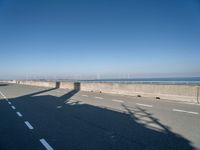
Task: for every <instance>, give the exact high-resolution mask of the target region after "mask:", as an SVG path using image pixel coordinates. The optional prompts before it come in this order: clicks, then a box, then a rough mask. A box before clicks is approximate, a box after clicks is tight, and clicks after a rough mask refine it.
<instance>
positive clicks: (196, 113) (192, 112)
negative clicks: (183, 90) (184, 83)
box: [173, 109, 199, 115]
mask: <svg viewBox="0 0 200 150" xmlns="http://www.w3.org/2000/svg"><path fill="white" fill-rule="evenodd" d="M173 111H176V112H183V113H189V114H194V115H198V114H199V113H198V112H194V111H186V110H181V109H173Z"/></svg>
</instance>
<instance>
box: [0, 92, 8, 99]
mask: <svg viewBox="0 0 200 150" xmlns="http://www.w3.org/2000/svg"><path fill="white" fill-rule="evenodd" d="M0 94H1V96H3V98H4V99H5V100H6V101H8V99H7V98H6V96H5V95H4V94H3V93H2V92H1V91H0Z"/></svg>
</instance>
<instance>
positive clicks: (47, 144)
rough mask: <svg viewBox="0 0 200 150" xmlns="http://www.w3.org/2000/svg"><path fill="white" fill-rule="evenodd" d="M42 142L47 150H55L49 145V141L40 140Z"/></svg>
mask: <svg viewBox="0 0 200 150" xmlns="http://www.w3.org/2000/svg"><path fill="white" fill-rule="evenodd" d="M40 142H41V143H42V145H43V146H44V147H45V148H46V149H47V150H53V148H52V147H51V146H50V145H49V143H47V141H46V140H45V139H40Z"/></svg>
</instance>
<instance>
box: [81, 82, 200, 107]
mask: <svg viewBox="0 0 200 150" xmlns="http://www.w3.org/2000/svg"><path fill="white" fill-rule="evenodd" d="M81 90H83V91H95V92H100V91H101V92H103V93H112V94H122V95H131V96H137V95H141V96H143V97H154V98H155V97H159V98H161V99H169V100H179V101H188V102H194V103H196V102H197V91H198V86H194V85H155V84H118V83H81Z"/></svg>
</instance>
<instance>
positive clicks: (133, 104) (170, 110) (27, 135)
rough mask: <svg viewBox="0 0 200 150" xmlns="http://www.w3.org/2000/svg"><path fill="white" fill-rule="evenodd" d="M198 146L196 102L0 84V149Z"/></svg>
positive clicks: (105, 149) (106, 149) (163, 149)
mask: <svg viewBox="0 0 200 150" xmlns="http://www.w3.org/2000/svg"><path fill="white" fill-rule="evenodd" d="M22 149H23V150H40V149H41V150H43V149H44V150H45V149H48V150H52V149H55V150H137V149H138V150H140V149H142V150H178V149H181V150H190V149H200V105H197V104H196V105H195V104H188V103H180V102H171V101H167V100H155V99H153V98H142V97H141V98H138V97H131V96H119V95H112V94H104V93H94V92H80V91H79V92H78V91H75V90H66V89H56V88H51V89H48V88H42V87H32V86H25V85H16V84H3V83H1V84H0V150H22Z"/></svg>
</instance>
